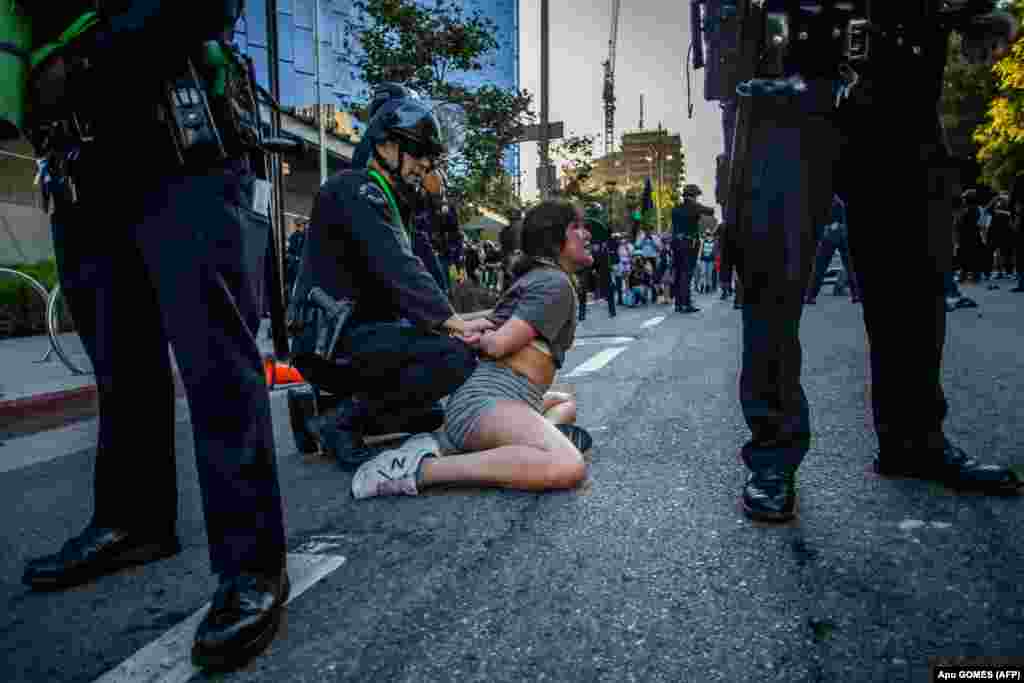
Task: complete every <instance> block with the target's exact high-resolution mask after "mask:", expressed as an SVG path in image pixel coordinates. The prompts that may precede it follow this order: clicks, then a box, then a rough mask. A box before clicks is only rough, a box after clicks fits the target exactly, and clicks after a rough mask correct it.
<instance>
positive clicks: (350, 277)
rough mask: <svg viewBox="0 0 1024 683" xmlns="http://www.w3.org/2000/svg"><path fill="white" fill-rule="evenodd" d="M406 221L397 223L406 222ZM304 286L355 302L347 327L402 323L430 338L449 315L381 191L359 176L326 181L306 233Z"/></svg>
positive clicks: (349, 173) (362, 174)
mask: <svg viewBox="0 0 1024 683" xmlns="http://www.w3.org/2000/svg"><path fill="white" fill-rule="evenodd" d="M410 218H411V217H410V216H405V218H404V220H406V221H408V220H409V219H410ZM306 230H307V232H308V233H309V234H308V235H307V237H306V256H305V258H307V259H308V261H307V267H308V268H309V269H310V282H311V284H312V286H315V287H321V288H323V290H324V291H325V292H327V293H328V294H330V295H331V296H333V297H334V298H336V299H341V298H350V299H354V300H355V301H356V310H355V314H354V316H353V320H354V321H355V322H356V324H359V323H364V322H390V321H396V320H399V319H402V318H405V319H407V320H409V321H410V322H412V323H414V324H416V325H417V326H418V327H420V328H422V329H424V330H433V329H435V328H437V327H438V326H439V325H440V324H441V323H443V322H444V321H446V320H448V319H449V318H450V317H452V315H454V313H455V311H454V309H453V308H452V306H451V303H450V302H449V301H448V298H447V297H446V296H445V294H444V292H442V291H441V289H440V288H439V287H438V285H437V282H436V281H435V280H434V278H433V277H431V275H430V273H429V272H427V269H426V267H425V266H424V265H423V261H421V260H420V259H419V258H417V257H416V256H415V255H414V254H413V251H412V243H411V241H410V239H409V236H408V234H407V233H406V231H405V229H404V228H403V227H402V226H399V225H397V224H396V223H395V220H394V218H393V217H392V213H391V206H390V204H389V203H388V200H387V197H386V196H385V194H384V191H383V190H382V189H381V188H380V186H379V185H378V184H377V182H376V181H374V180H373V179H371V178H370V176H369V173H368V171H367V170H366V169H363V170H352V171H343V172H341V173H338V174H337V175H335V176H333V177H331V178H329V179H328V181H327V182H326V183H325V184H324V186H323V187H321V188H320V193H319V194H318V195H317V198H316V202H315V204H314V206H313V215H312V217H311V219H310V224H309V226H308V227H307V228H306Z"/></svg>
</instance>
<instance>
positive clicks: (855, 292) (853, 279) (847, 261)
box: [838, 235, 860, 299]
mask: <svg viewBox="0 0 1024 683" xmlns="http://www.w3.org/2000/svg"><path fill="white" fill-rule="evenodd" d="M838 249H839V258H840V260H842V262H843V269H844V270H845V271H846V276H847V279H848V280H849V283H850V297H851V298H853V299H859V298H860V287H859V285H858V284H857V271H856V270H854V267H853V259H852V258H851V257H850V240H849V237H848V236H847V235H841V236H840V238H839V245H838Z"/></svg>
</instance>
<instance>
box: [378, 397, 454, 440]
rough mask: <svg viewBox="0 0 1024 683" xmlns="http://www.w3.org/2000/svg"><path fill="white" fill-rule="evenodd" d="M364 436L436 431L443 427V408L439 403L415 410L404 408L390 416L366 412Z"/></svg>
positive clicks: (435, 402)
mask: <svg viewBox="0 0 1024 683" xmlns="http://www.w3.org/2000/svg"><path fill="white" fill-rule="evenodd" d="M367 412H368V413H369V416H368V417H367V422H366V429H365V434H366V435H367V436H378V435H381V434H397V433H406V434H423V433H426V432H434V431H437V430H438V429H440V428H441V427H442V425H444V406H442V405H441V402H440V401H434V402H433V403H431V404H425V405H423V406H419V407H416V408H405V409H403V410H399V411H397V412H394V413H391V414H387V415H384V414H379V412H380V411H376V410H369V411H367Z"/></svg>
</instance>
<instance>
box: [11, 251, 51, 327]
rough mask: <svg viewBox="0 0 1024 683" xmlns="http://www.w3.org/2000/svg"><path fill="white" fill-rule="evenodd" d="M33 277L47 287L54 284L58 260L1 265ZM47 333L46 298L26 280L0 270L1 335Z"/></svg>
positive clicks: (48, 288)
mask: <svg viewBox="0 0 1024 683" xmlns="http://www.w3.org/2000/svg"><path fill="white" fill-rule="evenodd" d="M0 267H2V268H10V269H11V270H16V271H18V272H21V273H25V274H26V275H28V276H29V277H31V278H33V279H35V280H36V281H37V282H39V283H40V284H41V285H43V287H45V288H46V289H47V291H52V290H53V288H54V287H56V286H57V263H56V261H54V260H52V259H51V260H48V261H40V262H38V263H28V264H17V265H0ZM45 333H46V302H45V301H44V300H43V299H42V297H40V296H39V294H38V292H36V291H35V289H34V288H32V287H31V286H30V285H29V284H28V283H27V282H25V281H24V280H22V279H21V278H19V277H16V276H14V275H10V274H0V338H3V337H23V336H28V335H34V334H45Z"/></svg>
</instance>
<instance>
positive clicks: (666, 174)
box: [589, 130, 684, 191]
mask: <svg viewBox="0 0 1024 683" xmlns="http://www.w3.org/2000/svg"><path fill="white" fill-rule="evenodd" d="M683 161H684V159H683V145H682V138H681V137H680V136H679V134H678V133H676V134H670V133H669V132H668V131H667V130H644V131H634V132H630V133H625V134H624V135H623V136H622V146H621V151H618V152H612V153H611V154H609V155H607V156H604V157H601V158H599V159H595V160H594V171H593V173H592V174H591V176H590V181H589V185H590V187H591V188H592V189H597V190H601V189H603V188H604V186H605V183H606V182H607V181H609V180H614V181H615V182H616V187H617V188H618V190H619V191H624V190H627V189H629V188H634V189H635V188H639V187H643V184H644V180H646V179H647V178H650V179H651V184H652V186H653V187H654V189H655V190H657V188H658V185H659V183H661V184H662V185H663V186H664V187H665V188H666V191H667V190H668V188H678V187H679V184H680V183H681V182H682V179H683Z"/></svg>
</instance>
